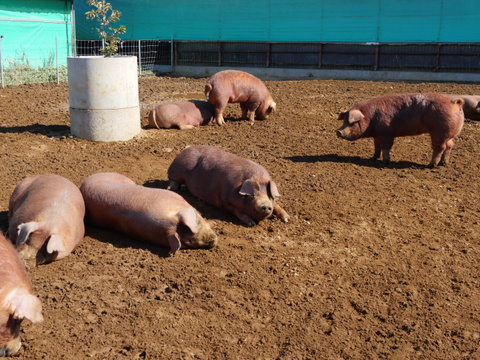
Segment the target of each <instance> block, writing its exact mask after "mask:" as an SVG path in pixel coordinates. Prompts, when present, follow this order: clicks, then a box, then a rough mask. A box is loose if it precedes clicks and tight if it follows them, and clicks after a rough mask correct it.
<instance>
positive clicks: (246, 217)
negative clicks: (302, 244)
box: [168, 145, 289, 226]
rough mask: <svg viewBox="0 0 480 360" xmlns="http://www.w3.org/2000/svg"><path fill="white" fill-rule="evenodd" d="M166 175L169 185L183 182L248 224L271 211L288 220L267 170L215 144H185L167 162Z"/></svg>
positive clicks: (269, 213) (265, 216)
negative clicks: (277, 201) (173, 158)
mask: <svg viewBox="0 0 480 360" xmlns="http://www.w3.org/2000/svg"><path fill="white" fill-rule="evenodd" d="M168 178H169V180H170V185H169V189H171V190H177V189H178V188H179V186H180V185H182V184H185V185H186V187H187V189H188V190H189V191H190V192H191V193H192V194H193V195H194V196H196V197H198V198H200V199H201V200H203V201H205V202H206V203H209V204H211V205H214V206H217V207H220V208H224V209H226V210H227V211H229V212H231V213H233V214H234V215H235V216H237V217H238V218H239V219H240V220H241V221H242V222H243V223H244V224H245V225H247V226H253V225H255V221H260V220H263V219H265V218H268V217H269V216H271V215H272V214H274V215H276V216H277V217H279V218H280V219H281V220H283V221H285V222H287V221H288V220H289V216H288V214H287V213H286V212H285V210H283V209H282V208H281V207H280V206H279V205H278V204H276V203H275V199H276V198H277V197H278V196H280V194H279V193H278V190H277V186H276V185H275V183H274V182H273V181H272V180H271V179H270V175H269V174H268V172H267V170H265V168H264V167H263V166H260V165H259V164H257V163H254V162H253V161H250V160H247V159H243V158H241V157H238V156H236V155H233V154H230V153H228V152H226V151H224V150H221V149H219V148H217V147H215V146H206V145H200V146H190V147H187V148H186V149H185V150H183V151H182V152H181V153H180V154H179V155H178V156H177V157H176V158H175V160H174V161H173V162H172V164H171V165H170V167H169V169H168Z"/></svg>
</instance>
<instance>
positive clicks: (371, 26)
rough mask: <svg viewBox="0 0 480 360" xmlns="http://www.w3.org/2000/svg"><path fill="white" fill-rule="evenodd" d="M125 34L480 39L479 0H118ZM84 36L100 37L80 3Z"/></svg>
mask: <svg viewBox="0 0 480 360" xmlns="http://www.w3.org/2000/svg"><path fill="white" fill-rule="evenodd" d="M110 2H111V3H112V5H113V7H114V8H115V9H117V10H120V11H121V12H122V13H123V14H122V17H121V19H120V22H118V23H115V24H114V26H116V25H117V24H118V25H120V24H123V25H126V27H127V32H126V34H124V35H123V36H122V38H123V39H163V40H165V39H171V38H172V37H173V38H174V39H177V40H210V41H219V40H224V41H292V42H301V41H307V42H311V41H341V42H387V43H389V42H395V43H399V42H400V43H402V42H455V43H457V42H478V41H480V32H479V31H478V14H480V1H479V0H461V1H454V0H423V1H418V0H362V1H360V0H297V1H292V0H283V1H275V2H273V1H258V0H241V1H239V0H223V1H218V0H204V1H192V0H175V1H171V0H159V1H155V0H138V1H131V0H111V1H110ZM75 8H76V24H77V38H78V39H97V38H98V35H97V33H96V31H95V27H97V24H96V22H95V21H91V20H87V19H86V18H85V12H86V11H88V10H90V7H89V6H88V4H87V2H86V1H76V2H75Z"/></svg>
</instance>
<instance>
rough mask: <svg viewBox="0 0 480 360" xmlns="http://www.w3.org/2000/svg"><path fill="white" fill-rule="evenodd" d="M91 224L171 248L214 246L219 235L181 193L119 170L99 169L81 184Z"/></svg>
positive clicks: (173, 250) (175, 249)
mask: <svg viewBox="0 0 480 360" xmlns="http://www.w3.org/2000/svg"><path fill="white" fill-rule="evenodd" d="M80 191H81V192H82V194H83V197H84V199H85V204H86V207H87V215H86V219H87V221H89V222H90V223H91V224H93V225H96V226H99V227H104V228H107V229H111V230H116V231H119V232H121V233H124V234H126V235H128V236H130V237H132V238H134V239H137V240H141V241H146V242H149V243H153V244H159V245H162V246H166V247H169V248H170V253H171V254H174V253H175V252H176V251H177V250H179V249H180V248H211V247H213V246H215V244H216V243H217V235H216V234H215V233H214V232H213V230H212V229H211V228H210V225H209V224H208V223H207V222H206V221H205V219H204V218H203V217H202V216H201V215H200V214H199V213H198V212H197V211H196V210H195V209H194V208H193V207H192V206H191V205H190V204H189V203H188V202H187V201H186V200H185V199H183V198H182V197H181V196H180V195H178V194H176V193H174V192H172V191H168V190H163V189H153V188H147V187H144V186H141V185H136V184H135V183H134V182H133V181H132V180H130V179H129V178H127V177H126V176H123V175H120V174H117V173H97V174H94V175H91V176H89V177H88V178H87V179H86V180H85V181H84V182H83V184H82V185H81V186H80Z"/></svg>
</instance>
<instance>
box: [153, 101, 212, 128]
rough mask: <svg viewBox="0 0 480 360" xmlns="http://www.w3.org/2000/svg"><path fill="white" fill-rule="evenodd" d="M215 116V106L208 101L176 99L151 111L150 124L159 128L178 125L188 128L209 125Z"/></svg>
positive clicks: (178, 126)
mask: <svg viewBox="0 0 480 360" xmlns="http://www.w3.org/2000/svg"><path fill="white" fill-rule="evenodd" d="M213 118H214V111H213V106H212V105H211V104H210V103H209V102H207V101H203V100H188V101H174V102H165V103H162V104H160V105H158V106H156V107H155V108H154V109H153V110H152V111H150V114H149V115H148V124H149V125H150V127H152V128H157V129H160V128H164V129H171V128H175V127H177V128H179V129H180V130H186V129H193V128H194V127H195V126H199V125H208V124H210V123H211V122H212V121H213Z"/></svg>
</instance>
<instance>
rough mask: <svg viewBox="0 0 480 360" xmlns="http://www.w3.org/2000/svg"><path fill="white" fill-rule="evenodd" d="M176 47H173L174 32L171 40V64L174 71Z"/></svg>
mask: <svg viewBox="0 0 480 360" xmlns="http://www.w3.org/2000/svg"><path fill="white" fill-rule="evenodd" d="M174 60H175V59H174V49H173V34H172V40H171V42H170V66H171V67H172V72H174V71H175V68H174V65H173V64H174Z"/></svg>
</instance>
